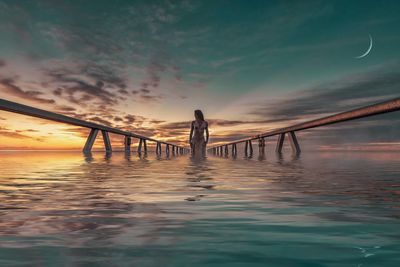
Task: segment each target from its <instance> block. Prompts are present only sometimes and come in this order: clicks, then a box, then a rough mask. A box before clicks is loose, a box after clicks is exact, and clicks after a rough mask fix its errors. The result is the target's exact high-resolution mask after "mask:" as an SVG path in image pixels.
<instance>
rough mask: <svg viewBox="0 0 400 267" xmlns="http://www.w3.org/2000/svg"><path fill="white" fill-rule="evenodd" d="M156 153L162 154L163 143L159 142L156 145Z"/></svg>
mask: <svg viewBox="0 0 400 267" xmlns="http://www.w3.org/2000/svg"><path fill="white" fill-rule="evenodd" d="M156 154H158V155H160V154H161V143H160V142H157V145H156Z"/></svg>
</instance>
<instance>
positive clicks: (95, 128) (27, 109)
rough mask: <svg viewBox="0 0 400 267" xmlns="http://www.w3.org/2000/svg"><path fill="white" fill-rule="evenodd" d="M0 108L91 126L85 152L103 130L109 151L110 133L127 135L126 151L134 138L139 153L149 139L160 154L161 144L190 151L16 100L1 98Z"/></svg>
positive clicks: (179, 152) (175, 150)
mask: <svg viewBox="0 0 400 267" xmlns="http://www.w3.org/2000/svg"><path fill="white" fill-rule="evenodd" d="M0 110H4V111H8V112H13V113H18V114H22V115H27V116H31V117H36V118H40V119H45V120H50V121H55V122H60V123H65V124H70V125H74V126H80V127H84V128H89V129H90V133H89V136H88V138H87V140H86V143H85V146H84V147H83V152H90V151H91V150H92V148H93V144H94V142H95V140H96V137H97V135H98V133H99V131H100V132H101V135H102V137H103V141H104V148H105V150H106V151H107V152H111V151H112V145H111V141H110V136H109V133H113V134H117V135H122V136H124V137H125V140H124V147H125V151H127V152H129V151H131V145H132V138H135V139H137V140H139V144H138V149H137V151H138V152H139V153H142V152H144V153H147V151H148V149H147V142H148V141H149V142H154V143H156V152H157V153H160V154H161V151H162V149H161V145H165V146H166V147H167V149H166V153H169V149H170V147H171V150H172V151H173V152H176V153H177V154H184V153H188V152H189V151H190V150H189V149H188V148H186V147H183V146H180V145H177V144H173V143H169V142H164V141H160V140H156V139H153V138H150V137H146V136H142V135H139V134H135V133H132V132H128V131H123V130H120V129H117V128H113V127H109V126H106V125H101V124H97V123H93V122H89V121H85V120H81V119H77V118H73V117H69V116H65V115H62V114H58V113H54V112H50V111H47V110H43V109H39V108H35V107H31V106H27V105H23V104H19V103H16V102H12V101H8V100H5V99H0Z"/></svg>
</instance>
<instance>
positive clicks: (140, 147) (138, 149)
mask: <svg viewBox="0 0 400 267" xmlns="http://www.w3.org/2000/svg"><path fill="white" fill-rule="evenodd" d="M142 145H143V139H139V144H138V148H137V152H138V153H139V154H140V153H142Z"/></svg>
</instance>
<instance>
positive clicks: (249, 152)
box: [244, 140, 253, 157]
mask: <svg viewBox="0 0 400 267" xmlns="http://www.w3.org/2000/svg"><path fill="white" fill-rule="evenodd" d="M244 155H245V156H246V157H251V156H253V144H252V143H251V140H248V141H246V143H245V146H244Z"/></svg>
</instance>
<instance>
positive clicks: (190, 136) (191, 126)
mask: <svg viewBox="0 0 400 267" xmlns="http://www.w3.org/2000/svg"><path fill="white" fill-rule="evenodd" d="M193 127H194V125H193V121H192V123H191V125H190V134H189V144H191V143H192V135H193Z"/></svg>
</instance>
